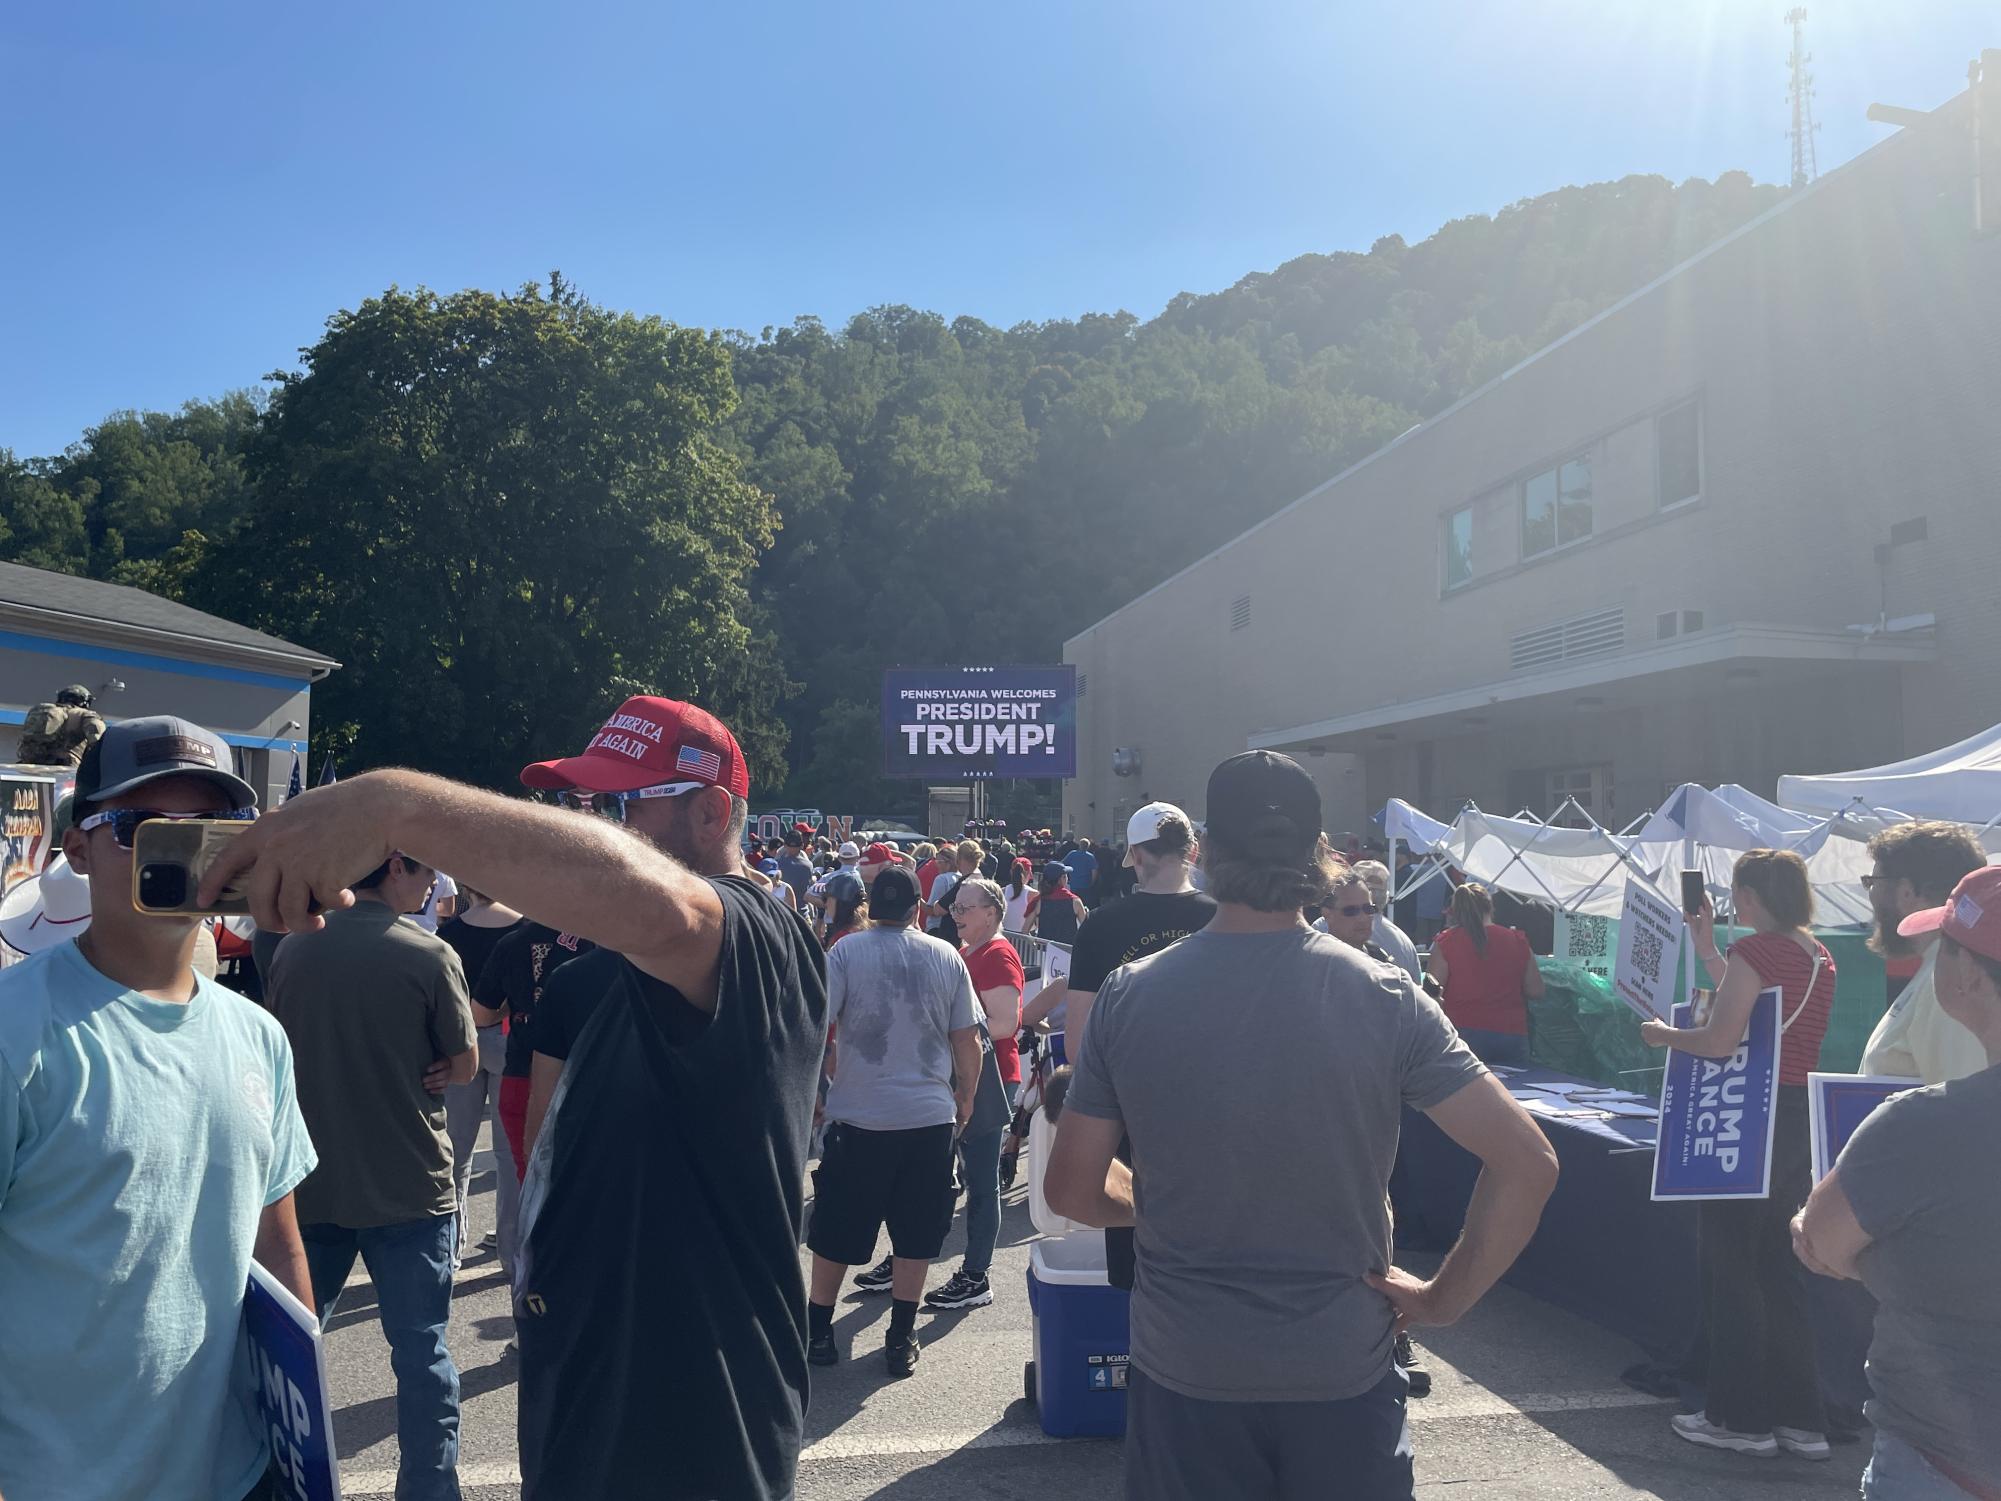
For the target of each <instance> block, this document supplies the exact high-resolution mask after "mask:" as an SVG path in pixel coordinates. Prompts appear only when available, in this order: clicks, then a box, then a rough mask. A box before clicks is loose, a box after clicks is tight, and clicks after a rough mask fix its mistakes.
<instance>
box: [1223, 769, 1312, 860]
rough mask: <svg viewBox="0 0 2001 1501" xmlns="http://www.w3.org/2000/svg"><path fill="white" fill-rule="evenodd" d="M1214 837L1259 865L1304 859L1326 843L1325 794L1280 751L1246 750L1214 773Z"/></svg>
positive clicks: (1304, 771) (1304, 770)
mask: <svg viewBox="0 0 2001 1501" xmlns="http://www.w3.org/2000/svg"><path fill="white" fill-rule="evenodd" d="M1208 811H1209V817H1208V830H1207V832H1208V836H1209V839H1210V840H1211V841H1212V843H1215V844H1220V845H1224V846H1226V847H1227V848H1229V849H1230V850H1232V851H1237V852H1241V853H1243V854H1245V855H1249V856H1251V857H1252V858H1253V859H1259V860H1289V859H1295V858H1297V859H1304V858H1305V857H1306V855H1307V854H1308V852H1309V851H1311V850H1312V848H1313V846H1314V844H1315V842H1316V841H1317V840H1318V839H1319V838H1320V789H1319V788H1318V787H1316V786H1314V785H1313V778H1312V777H1310V776H1308V775H1307V774H1306V768H1305V767H1304V766H1301V765H1300V764H1299V763H1298V762H1297V761H1295V760H1293V759H1292V757H1290V756H1281V755H1280V754H1278V752H1276V751H1267V750H1254V751H1245V752H1243V753H1242V754H1241V755H1236V756H1232V757H1230V759H1229V760H1227V761H1225V762H1223V763H1222V764H1221V765H1220V766H1218V767H1217V768H1216V769H1215V770H1214V771H1212V772H1210V773H1209V810H1208Z"/></svg>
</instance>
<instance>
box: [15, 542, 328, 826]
mask: <svg viewBox="0 0 2001 1501" xmlns="http://www.w3.org/2000/svg"><path fill="white" fill-rule="evenodd" d="M339 666H340V664H339V663H338V662H336V661H334V660H333V659H332V658H331V657H327V656H323V655H321V654H320V653H319V652H316V651H312V650H310V649H308V648H306V647H303V646H295V645H293V644H292V643H291V642H289V641H281V640H279V639H278V638H277V637H276V636H267V635H265V634H264V633H263V632H262V631H253V630H251V629H250V628H249V627H248V626H242V625H238V624H236V623H235V622H234V621H230V620H224V619H222V618H221V617H220V616H216V615H209V614H206V613H204V612H203V611H200V610H195V609H191V608H189V607H188V606H187V605H183V604H178V603H176V602H175V601H173V600H170V599H162V598H161V597H160V596H159V595H157V594H149V593H147V592H146V591H145V590H143V589H133V588H128V587H127V586H125V585H123V584H107V583H104V582H102V581H101V580H98V579H86V578H77V577H75V576H74V575H71V574H67V573H50V572H48V571H46V570H44V569H40V568H28V567H25V566H23V565H22V564H19V563H0V762H5V761H11V760H12V759H13V758H14V754H15V751H16V749H17V747H18V746H19V743H20V738H21V722H22V721H23V720H24V719H26V718H27V713H28V710H29V709H30V708H31V707H32V706H33V705H35V704H37V703H40V702H43V701H46V700H49V699H53V698H54V697H55V696H56V694H57V693H58V692H59V691H60V690H61V689H63V688H64V687H66V686H68V685H70V684H72V683H74V684H77V685H79V686H81V687H84V688H87V689H89V690H90V691H91V692H92V693H93V694H95V695H96V698H97V712H98V713H100V714H102V715H103V716H104V717H105V719H106V720H119V719H137V718H140V717H142V716H145V715H149V714H178V715H180V716H181V717H182V718H184V719H192V720H194V721H195V722H196V723H197V724H201V725H205V726H207V727H208V728H209V729H212V730H214V731H216V733H218V734H219V735H221V736H222V738H223V739H224V740H226V741H228V742H229V744H230V745H231V746H232V747H233V748H234V752H235V756H236V771H237V773H238V774H239V775H241V776H242V777H243V778H244V779H245V780H246V781H248V782H249V783H250V784H251V785H252V786H253V787H255V788H256V789H257V790H258V792H259V793H260V794H261V795H262V798H263V803H264V806H265V807H267V808H269V807H275V806H276V805H277V804H278V803H279V802H280V801H282V800H283V798H284V794H285V789H286V786H287V784H288V783H289V782H290V780H291V775H292V758H293V757H294V756H295V755H298V756H303V755H304V754H305V750H306V737H307V733H308V730H309V728H310V721H311V719H312V690H313V684H314V683H316V682H319V681H320V680H321V679H323V678H325V677H326V676H327V675H328V674H329V673H331V672H332V671H333V670H334V669H335V668H337V667H339ZM301 769H302V771H303V770H304V768H303V767H302V768H301ZM303 780H305V781H306V783H307V785H309V786H310V785H311V782H312V778H311V774H310V773H309V772H308V773H306V774H305V776H304V778H303Z"/></svg>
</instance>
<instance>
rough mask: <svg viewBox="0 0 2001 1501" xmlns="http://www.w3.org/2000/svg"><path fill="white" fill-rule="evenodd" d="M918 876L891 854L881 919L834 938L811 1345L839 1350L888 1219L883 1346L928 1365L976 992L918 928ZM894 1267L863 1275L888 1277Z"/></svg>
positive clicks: (873, 889)
mask: <svg viewBox="0 0 2001 1501" xmlns="http://www.w3.org/2000/svg"><path fill="white" fill-rule="evenodd" d="M917 912H918V900H917V877H916V876H915V875H913V874H912V873H911V872H910V871H908V870H906V869H905V868H904V867H903V866H901V865H892V866H890V867H889V868H888V869H887V870H885V871H883V872H882V873H881V874H880V875H878V876H877V877H876V878H875V883H874V884H873V885H872V886H870V888H869V913H870V923H869V926H868V927H867V928H864V929H863V930H862V931H860V932H858V933H850V934H849V935H848V936H847V937H845V938H843V939H842V940H841V941H840V942H839V943H837V944H835V945H834V946H833V947H832V948H831V949H829V950H828V951H827V1020H828V1022H829V1023H830V1024H831V1025H832V1027H833V1032H834V1040H833V1044H832V1046H830V1047H829V1049H828V1072H829V1074H830V1075H831V1076H832V1081H833V1082H832V1083H831V1084H830V1085H829V1086H828V1089H827V1105H826V1121H827V1136H826V1145H825V1147H824V1148H823V1149H822V1151H821V1153H820V1166H819V1169H818V1170H817V1171H816V1172H815V1173H814V1175H813V1218H812V1222H811V1223H810V1224H809V1225H808V1226H807V1228H806V1246H807V1249H808V1250H810V1251H811V1252H812V1253H813V1283H812V1288H811V1290H810V1292H809V1294H808V1296H807V1302H806V1323H807V1344H806V1358H807V1359H808V1360H809V1361H811V1362H812V1363H813V1364H814V1365H833V1364H835V1363H836V1362H837V1361H839V1360H840V1358H841V1357H840V1352H839V1351H838V1350H837V1349H836V1348H835V1346H834V1333H833V1318H834V1299H835V1298H836V1297H837V1296H839V1294H840V1291H841V1281H842V1279H843V1278H845V1277H846V1276H847V1271H848V1268H849V1267H851V1266H856V1265H862V1264H866V1263H867V1262H868V1261H869V1260H870V1258H872V1257H873V1256H874V1255H875V1243H876V1237H877V1235H878V1234H880V1232H881V1231H882V1229H883V1227H884V1226H885V1225H887V1226H888V1228H889V1244H890V1250H891V1252H892V1258H891V1261H890V1264H889V1267H888V1268H887V1276H888V1281H889V1284H890V1289H891V1292H892V1294H893V1301H892V1304H891V1309H890V1316H889V1336H888V1339H887V1341H886V1343H885V1344H884V1347H883V1349H884V1357H885V1359H886V1360H887V1362H888V1364H889V1369H890V1373H891V1374H892V1375H896V1376H908V1375H909V1374H910V1373H911V1372H912V1371H914V1370H915V1369H916V1368H917V1335H916V1332H915V1329H916V1322H917V1300H918V1299H919V1298H920V1297H922V1296H923V1294H924V1274H925V1272H926V1271H927V1270H928V1269H929V1267H930V1265H931V1263H932V1261H934V1260H935V1259H936V1258H937V1255H938V1253H939V1252H940V1251H941V1250H943V1249H944V1247H945V1235H946V1232H947V1231H949V1230H950V1229H951V1228H952V1200H953V1192H952V1147H953V1143H954V1140H955V1138H956V1136H957V1132H958V1129H959V1128H960V1127H962V1126H964V1125H965V1123H966V1121H967V1120H968V1119H969V1118H970V1117H971V1116H972V1113H973V1091H974V1088H975V1086H976V1085H977V1084H978V1082H979V1072H980V1065H981V1061H982V1053H981V1048H980V1040H979V1017H980V1010H979V1000H978V998H977V997H975V995H974V994H973V977H972V975H971V974H969V973H968V972H967V970H966V963H965V961H964V960H963V959H961V958H960V957H959V952H958V950H957V949H955V948H953V947H952V946H951V945H950V944H948V943H941V942H940V941H939V940H938V939H936V938H929V937H926V936H925V935H924V934H922V933H914V932H912V931H911V929H910V924H911V922H912V920H913V919H915V917H916V916H917ZM884 1270H885V1269H883V1268H876V1269H875V1270H874V1271H873V1272H871V1273H867V1274H865V1275H866V1276H869V1277H874V1278H877V1279H878V1280H877V1281H876V1282H875V1283H874V1284H873V1285H872V1286H871V1287H870V1289H869V1290H875V1289H877V1288H879V1287H880V1286H881V1280H880V1279H881V1276H882V1273H883V1272H884Z"/></svg>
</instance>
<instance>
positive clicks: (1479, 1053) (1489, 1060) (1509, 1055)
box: [1459, 1027, 1529, 1068]
mask: <svg viewBox="0 0 2001 1501" xmlns="http://www.w3.org/2000/svg"><path fill="white" fill-rule="evenodd" d="M1459 1040H1460V1041H1461V1042H1463V1043H1465V1044H1466V1046H1467V1047H1469V1048H1471V1049H1472V1050H1473V1056H1474V1057H1475V1058H1478V1059H1479V1060H1480V1061H1481V1062H1482V1063H1484V1064H1486V1065H1487V1066H1488V1067H1489V1068H1492V1067H1493V1066H1494V1065H1495V1064H1497V1063H1500V1064H1505V1065H1507V1066H1509V1067H1511V1068H1527V1067H1528V1065H1529V1040H1528V1038H1527V1037H1525V1036H1523V1035H1522V1034H1521V1033H1520V1032H1488V1031H1485V1030H1483V1029H1481V1028H1479V1027H1461V1028H1460V1029H1459Z"/></svg>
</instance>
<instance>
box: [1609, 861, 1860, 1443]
mask: <svg viewBox="0 0 2001 1501" xmlns="http://www.w3.org/2000/svg"><path fill="white" fill-rule="evenodd" d="M1730 900H1731V905H1732V906H1733V907H1734V908H1735V909H1736V917H1737V921H1738V923H1739V924H1740V925H1741V926H1746V927H1749V928H1751V929H1752V930H1753V931H1752V933H1751V936H1750V937H1748V938H1740V939H1738V940H1737V941H1736V942H1735V943H1733V944H1731V945H1730V953H1729V957H1728V958H1725V957H1724V956H1723V955H1722V954H1721V953H1719V952H1718V951H1717V948H1716V934H1715V917H1714V914H1713V913H1711V911H1710V909H1709V904H1708V902H1706V901H1705V902H1704V903H1703V908H1702V911H1701V912H1699V913H1696V914H1695V915H1693V916H1691V917H1690V918H1689V919H1688V931H1689V934H1690V936H1691V937H1693V938H1694V940H1695V952H1696V956H1697V957H1698V958H1700V959H1701V960H1702V963H1703V966H1704V967H1705V968H1706V969H1707V970H1708V971H1709V975H1710V979H1711V982H1712V983H1713V984H1714V985H1715V986H1716V996H1715V999H1714V1000H1713V1001H1712V1002H1711V1004H1710V1008H1709V1017H1708V1020H1707V1021H1705V1022H1704V1023H1703V1024H1702V1025H1701V1026H1699V1027H1685V1028H1684V1027H1671V1026H1669V1025H1668V1024H1667V1023H1666V1022H1661V1021H1650V1022H1647V1023H1646V1024H1644V1025H1643V1026H1642V1027H1641V1028H1640V1036H1641V1037H1642V1038H1644V1039H1645V1040H1646V1041H1647V1042H1649V1043H1652V1044H1653V1045H1654V1046H1655V1047H1672V1048H1674V1049H1675V1050H1676V1051H1677V1052H1682V1053H1693V1054H1694V1055H1695V1056H1696V1057H1698V1058H1728V1057H1729V1056H1730V1055H1731V1054H1733V1053H1735V1052H1736V1051H1737V1049H1738V1047H1739V1046H1741V1045H1742V1043H1743V1041H1744V1034H1745V1031H1746V1030H1747V1029H1748V1027H1749V1026H1750V1022H1751V1008H1752V1006H1753V1005H1754V1004H1755V1003H1756V1001H1757V999H1758V997H1759V995H1760V994H1762V993H1763V992H1764V991H1766V990H1769V989H1771V988H1772V987H1774V986H1777V987H1778V988H1779V992H1780V1000H1779V1022H1780V1026H1781V1027H1782V1029H1783V1030H1782V1031H1781V1032H1780V1034H1779V1087H1778V1110H1777V1121H1776V1123H1775V1125H1774V1128H1773V1132H1772V1164H1771V1192H1770V1194H1769V1195H1767V1196H1766V1197H1765V1198H1762V1199H1705V1200H1703V1201H1702V1202H1701V1203H1699V1204H1697V1205H1696V1216H1697V1218H1696V1227H1697V1237H1698V1238H1697V1250H1696V1266H1697V1275H1698V1277H1699V1278H1700V1286H1701V1289H1702V1303H1703V1316H1704V1318H1705V1320H1706V1321H1707V1324H1708V1329H1709V1379H1708V1398H1707V1402H1706V1405H1705V1406H1704V1409H1703V1411H1701V1412H1685V1413H1682V1414H1680V1415H1679V1416H1678V1417H1676V1418H1675V1419H1674V1431H1675V1432H1676V1433H1678V1434H1679V1435H1681V1437H1683V1438H1685V1439H1687V1440H1688V1441H1689V1442H1690V1443H1692V1444H1701V1445H1702V1446H1704V1447H1705V1448H1710V1449H1726V1450H1730V1451H1732V1452H1735V1453H1739V1454H1760V1455H1766V1454H1776V1453H1777V1452H1778V1451H1779V1450H1780V1449H1784V1450H1786V1451H1787V1452H1789V1453H1792V1454H1797V1455H1800V1456H1802V1457H1803V1458H1806V1459H1826V1458H1827V1457H1828V1447H1827V1437H1826V1432H1825V1430H1826V1426H1827V1419H1826V1414H1825V1413H1824V1411H1823V1410H1822V1407H1821V1399H1820V1379H1819V1376H1818V1375H1817V1373H1816V1369H1815V1363H1814V1341H1813V1323H1812V1320H1810V1319H1809V1318H1808V1317H1807V1296H1806V1285H1805V1283H1804V1282H1803V1281H1802V1280H1801V1278H1800V1275H1799V1268H1798V1267H1797V1266H1795V1265H1794V1264H1793V1250H1792V1233H1791V1222H1792V1217H1793V1215H1794V1213H1795V1212H1796V1211H1797V1210H1798V1209H1799V1207H1800V1205H1801V1204H1803V1203H1805V1202H1806V1196H1807V1190H1808V1189H1809V1188H1810V1187H1811V1186H1812V1182H1811V1179H1812V1171H1811V1166H1810V1161H1809V1148H1808V1138H1807V1100H1806V1076H1807V1074H1808V1073H1809V1072H1811V1071H1812V1070H1813V1069H1815V1068H1817V1067H1819V1065H1820V1041H1821V1038H1822V1037H1824V1036H1826V1034H1827V1017H1828V1013H1829V1012H1830V1011H1831V1010H1832V1009H1833V1006H1834V961H1833V960H1832V959H1830V958H1829V957H1828V955H1827V950H1826V949H1824V948H1822V947H1821V946H1820V943H1819V942H1818V941H1817V940H1816V939H1815V938H1814V936H1813V934H1812V933H1810V932H1808V931H1807V924H1808V922H1810V921H1811V920H1812V917H1813V888H1812V886H1811V885H1810V884H1809V883H1808V881H1807V874H1806V863H1805V862H1804V861H1802V860H1801V859H1800V857H1799V856H1798V855H1796V854H1794V853H1793V852H1792V851H1791V850H1752V851H1750V852H1749V853H1747V854H1746V855H1745V856H1744V857H1743V858H1742V859H1740V860H1739V861H1738V862H1737V864H1736V867H1735V869H1734V870H1732V872H1731V875H1730Z"/></svg>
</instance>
